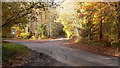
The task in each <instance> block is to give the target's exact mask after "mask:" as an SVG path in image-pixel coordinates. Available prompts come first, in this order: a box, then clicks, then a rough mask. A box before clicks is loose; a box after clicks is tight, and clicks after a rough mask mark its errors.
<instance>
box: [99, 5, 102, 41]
mask: <svg viewBox="0 0 120 68" xmlns="http://www.w3.org/2000/svg"><path fill="white" fill-rule="evenodd" d="M99 9H100V10H99V12H100V16H99V19H100V22H99V40H101V39H102V38H103V34H102V31H103V28H102V10H101V6H99Z"/></svg>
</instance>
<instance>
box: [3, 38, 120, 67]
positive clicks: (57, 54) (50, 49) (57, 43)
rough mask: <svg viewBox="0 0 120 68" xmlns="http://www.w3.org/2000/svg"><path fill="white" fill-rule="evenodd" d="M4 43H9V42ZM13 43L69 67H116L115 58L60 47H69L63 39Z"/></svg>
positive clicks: (116, 59) (116, 61) (116, 60)
mask: <svg viewBox="0 0 120 68" xmlns="http://www.w3.org/2000/svg"><path fill="white" fill-rule="evenodd" d="M5 41H9V42H11V40H5ZM14 42H17V43H21V44H23V45H25V46H27V47H28V48H30V49H32V50H35V51H37V52H41V53H45V54H47V55H49V56H51V57H52V58H54V59H56V60H58V61H59V62H62V63H66V64H68V65H69V66H118V58H117V57H111V56H103V55H98V54H94V53H89V52H86V51H82V50H77V49H72V48H68V47H64V46H61V45H65V44H68V45H70V43H69V42H68V41H67V39H64V38H60V39H51V40H36V41H20V40H18V41H17V40H15V41H14Z"/></svg>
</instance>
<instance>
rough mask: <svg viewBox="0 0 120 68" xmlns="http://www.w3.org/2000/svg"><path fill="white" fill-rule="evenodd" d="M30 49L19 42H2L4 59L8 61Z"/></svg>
mask: <svg viewBox="0 0 120 68" xmlns="http://www.w3.org/2000/svg"><path fill="white" fill-rule="evenodd" d="M26 50H28V49H27V48H26V47H25V46H24V45H21V44H17V43H3V44H2V61H3V62H8V61H9V60H10V59H12V58H14V57H16V56H18V55H20V54H22V53H23V52H24V51H26Z"/></svg>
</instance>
